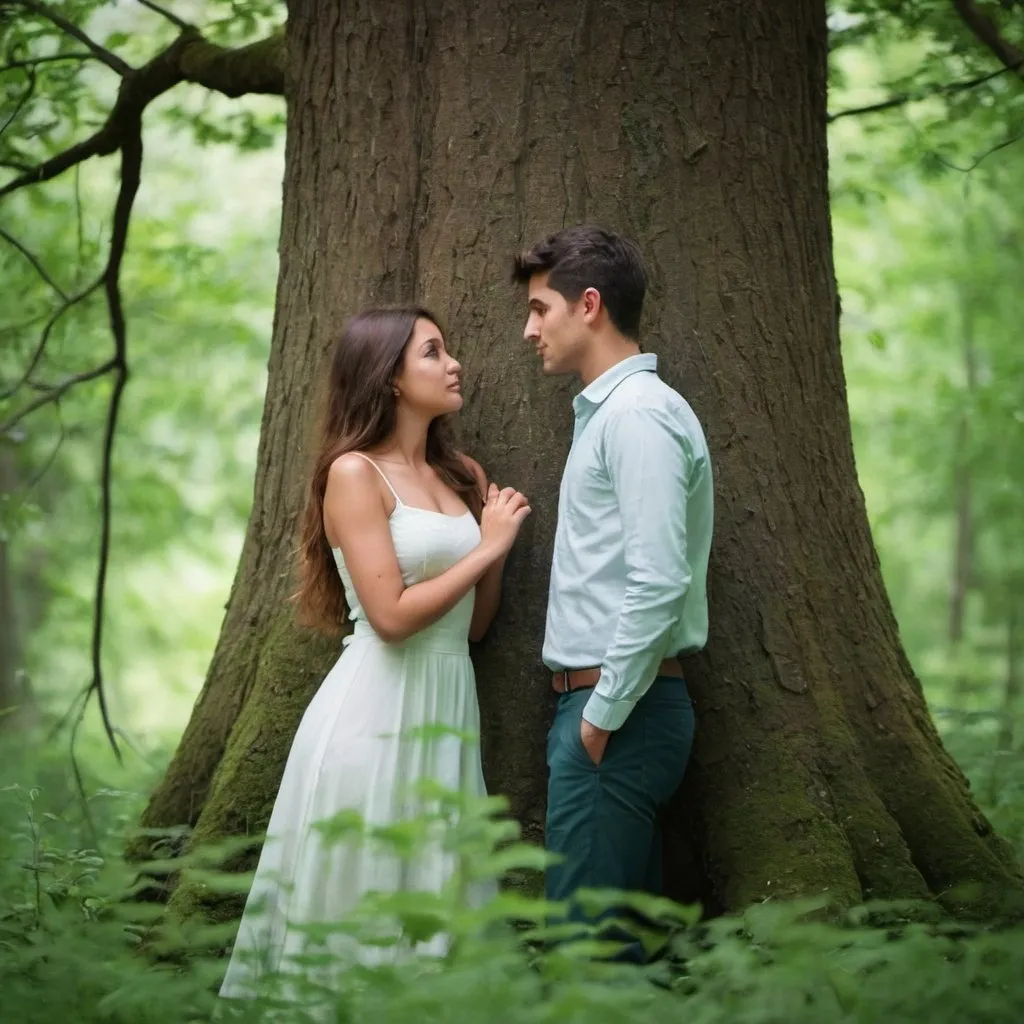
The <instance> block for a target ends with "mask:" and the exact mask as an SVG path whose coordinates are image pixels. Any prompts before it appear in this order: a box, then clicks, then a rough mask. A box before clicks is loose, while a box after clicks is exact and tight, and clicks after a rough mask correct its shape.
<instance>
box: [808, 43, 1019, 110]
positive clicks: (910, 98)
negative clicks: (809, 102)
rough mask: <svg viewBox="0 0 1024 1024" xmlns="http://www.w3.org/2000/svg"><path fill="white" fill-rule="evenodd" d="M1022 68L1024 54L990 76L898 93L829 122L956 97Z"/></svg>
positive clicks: (853, 108) (855, 108)
mask: <svg viewBox="0 0 1024 1024" xmlns="http://www.w3.org/2000/svg"><path fill="white" fill-rule="evenodd" d="M1022 68H1024V54H1021V55H1020V57H1019V59H1018V60H1017V61H1016V62H1015V63H1013V64H1010V65H1007V66H1006V67H1002V68H999V70H998V71H990V72H988V74H985V75H979V76H978V77H977V78H968V79H965V80H963V81H959V82H945V83H943V84H941V85H935V86H932V87H931V88H926V89H918V90H915V91H913V92H902V93H898V94H897V95H895V96H890V97H889V98H888V99H885V100H881V101H880V102H878V103H869V104H868V105H867V106H864V107H850V108H849V109H848V110H838V111H836V112H835V113H834V114H829V115H828V121H829V123H830V124H831V123H832V122H833V121H838V120H839V119H840V118H841V117H856V116H859V115H861V114H878V113H881V112H882V111H883V110H895V109H896V108H897V107H904V106H906V105H907V104H908V103H917V102H919V101H920V100H926V99H930V98H931V97H932V96H955V95H956V94H957V93H961V92H967V91H968V90H970V89H975V88H977V87H978V86H979V85H984V84H985V83H986V82H991V81H992V80H993V79H996V78H1000V77H1001V76H1002V75H1005V74H1007V73H1009V72H1013V71H1019V70H1021V69H1022Z"/></svg>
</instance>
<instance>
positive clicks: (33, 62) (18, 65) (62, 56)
mask: <svg viewBox="0 0 1024 1024" xmlns="http://www.w3.org/2000/svg"><path fill="white" fill-rule="evenodd" d="M94 59H96V55H95V54H94V53H87V52H85V51H84V50H83V51H74V52H68V53H54V54H51V55H50V56H49V57H31V58H29V59H28V60H13V61H11V63H10V64H4V65H3V67H0V75H2V74H4V73H5V72H7V71H18V70H19V69H22V68H36V67H39V65H40V64H56V63H57V62H58V61H65V60H94Z"/></svg>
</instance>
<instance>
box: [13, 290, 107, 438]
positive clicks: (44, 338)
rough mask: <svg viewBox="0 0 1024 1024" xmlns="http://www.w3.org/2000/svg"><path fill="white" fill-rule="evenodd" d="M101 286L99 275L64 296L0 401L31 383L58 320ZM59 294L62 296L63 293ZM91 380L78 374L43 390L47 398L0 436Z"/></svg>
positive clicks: (22, 413)
mask: <svg viewBox="0 0 1024 1024" xmlns="http://www.w3.org/2000/svg"><path fill="white" fill-rule="evenodd" d="M101 284H103V275H100V276H99V277H98V278H96V280H95V281H93V283H92V284H90V285H89V286H88V287H87V288H84V289H83V290H82V291H80V292H78V293H77V294H75V295H72V296H71V297H70V298H68V297H67V296H64V303H63V305H61V306H60V307H59V308H58V309H57V310H56V311H55V312H54V313H53V314H52V315H51V316H50V318H49V319H48V320H47V321H46V326H45V327H44V328H43V332H42V334H41V335H40V336H39V343H38V344H37V345H36V349H35V351H34V352H33V353H32V358H31V359H30V360H29V363H28V366H27V367H26V368H25V372H24V373H23V374H22V375H21V378H20V380H18V381H17V382H16V383H14V384H12V385H11V386H10V387H9V388H7V389H5V390H4V391H3V392H0V401H6V400H7V399H8V398H11V397H13V396H14V395H15V394H17V392H18V391H20V390H21V389H22V388H23V387H24V386H25V385H26V384H30V383H31V379H30V378H31V377H32V374H33V372H34V371H35V368H36V367H37V366H38V365H39V362H40V360H41V359H42V358H43V353H44V352H45V351H46V343H47V342H48V341H49V340H50V332H51V331H52V330H53V328H54V327H55V326H56V324H57V321H58V320H60V318H61V317H62V316H63V315H64V314H65V313H66V312H67V311H68V310H69V309H71V307H72V306H77V305H78V303H79V302H82V301H83V300H84V299H87V298H88V297H89V296H90V295H92V293H93V292H94V291H96V289H97V288H99V286H100V285H101ZM61 294H62V295H63V292H62V293H61ZM104 372H106V371H104ZM92 379H93V378H92V377H85V378H84V379H83V378H82V377H81V374H79V375H76V376H75V377H72V378H69V380H66V381H64V382H63V384H60V385H57V386H56V387H53V388H49V387H48V388H45V389H44V390H45V392H46V395H47V397H46V398H45V399H41V400H37V401H36V402H35V403H34V404H33V405H32V406H31V408H27V409H25V410H23V411H22V412H20V413H18V414H17V415H16V416H15V417H14V418H13V419H11V420H9V421H8V422H7V423H6V424H4V425H3V426H2V427H0V434H2V433H4V431H5V429H11V428H13V427H14V426H16V425H17V423H18V422H19V421H20V420H21V419H23V418H24V417H25V416H27V415H28V414H29V413H30V412H34V411H35V410H36V409H38V408H40V407H41V406H43V405H46V403H47V402H53V401H58V400H59V399H60V397H61V396H62V395H63V394H64V393H65V392H67V391H69V390H70V389H71V388H73V387H74V386H75V385H76V384H81V383H83V381H84V380H92Z"/></svg>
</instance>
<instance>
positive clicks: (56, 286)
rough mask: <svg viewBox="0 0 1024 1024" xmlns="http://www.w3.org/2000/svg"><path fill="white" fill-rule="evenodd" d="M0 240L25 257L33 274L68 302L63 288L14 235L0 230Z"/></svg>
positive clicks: (2, 229)
mask: <svg viewBox="0 0 1024 1024" xmlns="http://www.w3.org/2000/svg"><path fill="white" fill-rule="evenodd" d="M0 238H3V239H5V240H6V241H7V242H8V243H9V244H10V245H13V246H14V248H15V249H17V250H18V252H20V253H21V255H22V256H24V257H25V259H27V260H28V261H29V263H31V264H32V268H33V269H34V270H35V272H36V273H37V274H38V275H39V276H40V277H41V278H42V279H43V280H44V281H45V282H46V283H47V284H48V285H49V286H50V287H51V288H52V289H53V290H54V291H55V292H56V293H57V294H58V295H59V296H60V297H61V298H62V299H63V300H64V301H65V302H68V301H69V300H68V297H67V293H66V292H65V291H64V289H63V288H61V286H60V285H59V284H57V282H56V281H54V279H53V278H52V277H50V275H49V274H48V273H47V272H46V268H45V267H44V266H43V265H42V264H41V263H40V262H39V260H38V259H37V258H36V257H35V256H34V255H33V254H32V253H31V252H29V250H28V249H26V248H25V246H24V245H22V244H21V242H19V241H18V240H17V239H16V238H15V237H14V235H12V234H10V233H9V232H8V231H7V230H6V229H4V228H0Z"/></svg>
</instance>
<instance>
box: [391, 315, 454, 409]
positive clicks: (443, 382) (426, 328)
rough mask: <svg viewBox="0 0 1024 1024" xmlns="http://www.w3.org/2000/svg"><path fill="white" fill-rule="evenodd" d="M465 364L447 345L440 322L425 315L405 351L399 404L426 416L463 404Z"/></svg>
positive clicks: (397, 379) (398, 383) (397, 384)
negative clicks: (428, 318) (463, 367)
mask: <svg viewBox="0 0 1024 1024" xmlns="http://www.w3.org/2000/svg"><path fill="white" fill-rule="evenodd" d="M461 378H462V367H461V366H459V364H458V363H457V362H456V361H455V360H454V359H453V358H452V357H451V355H449V353H448V350H447V349H446V348H445V347H444V338H443V337H442V336H441V331H440V329H439V328H438V326H437V324H435V323H433V322H432V321H430V320H425V319H423V318H422V317H421V318H420V319H419V320H417V321H416V326H415V327H414V328H413V331H412V337H411V338H410V339H409V341H408V343H407V344H406V346H405V351H404V352H403V353H402V361H401V363H400V364H399V368H398V373H397V374H396V375H395V379H394V386H395V387H396V388H398V398H397V401H398V403H399V404H401V403H403V402H404V403H405V404H406V405H407V406H408V407H409V408H410V409H414V410H415V411H416V412H418V413H421V414H422V415H424V416H430V417H434V416H443V415H444V414H445V413H450V412H458V411H459V409H461V408H462V390H461V384H462V381H461Z"/></svg>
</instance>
